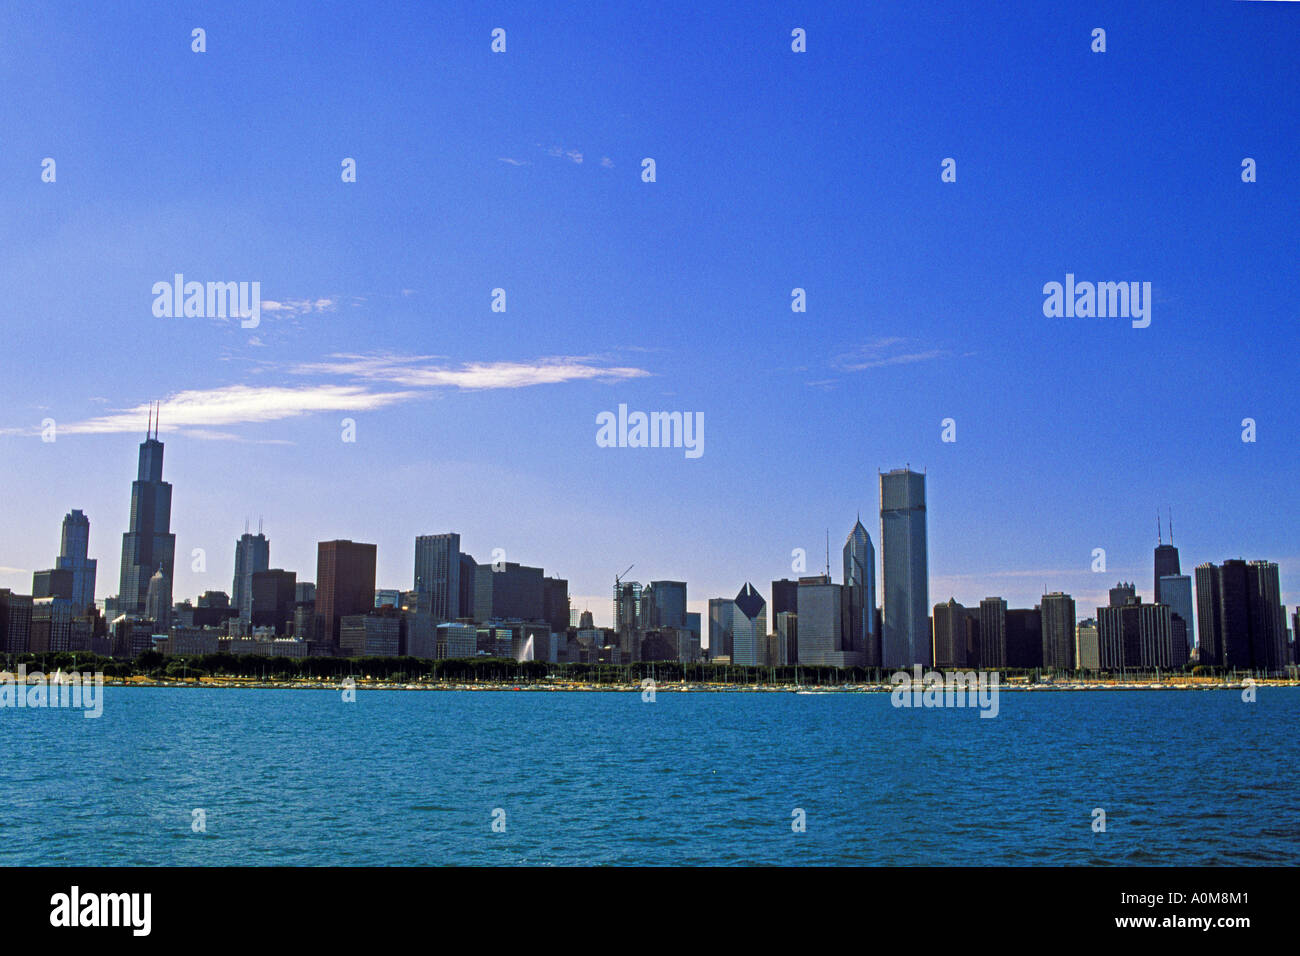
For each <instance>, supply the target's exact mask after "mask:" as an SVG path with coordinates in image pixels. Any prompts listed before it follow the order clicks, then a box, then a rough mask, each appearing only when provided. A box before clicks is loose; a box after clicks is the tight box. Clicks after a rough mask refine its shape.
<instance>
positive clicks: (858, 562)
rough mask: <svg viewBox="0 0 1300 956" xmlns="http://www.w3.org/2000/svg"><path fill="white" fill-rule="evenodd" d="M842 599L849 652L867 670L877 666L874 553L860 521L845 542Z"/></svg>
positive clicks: (877, 637)
mask: <svg viewBox="0 0 1300 956" xmlns="http://www.w3.org/2000/svg"><path fill="white" fill-rule="evenodd" d="M844 597H845V598H846V600H847V602H848V616H849V624H848V627H849V638H848V644H849V645H850V649H851V650H854V651H859V652H861V654H862V659H863V663H864V664H865V665H866V666H868V667H879V666H880V635H879V634H877V633H876V549H875V547H874V546H873V545H872V543H871V535H869V534H867V529H866V528H865V527H863V525H862V519H861V518H859V519H858V520H857V522H856V523H855V524H854V526H853V530H852V531H850V532H849V536H848V539H847V540H846V541H845V542H844Z"/></svg>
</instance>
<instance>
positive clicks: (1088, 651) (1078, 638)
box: [1074, 617, 1101, 671]
mask: <svg viewBox="0 0 1300 956" xmlns="http://www.w3.org/2000/svg"><path fill="white" fill-rule="evenodd" d="M1074 646H1075V651H1074V659H1075V660H1076V661H1077V662H1078V668H1079V670H1083V671H1095V670H1098V669H1100V667H1101V656H1100V649H1099V647H1098V644H1097V619H1096V618H1092V617H1090V618H1088V619H1087V620H1084V621H1080V622H1079V623H1078V625H1077V626H1076V627H1075V629H1074Z"/></svg>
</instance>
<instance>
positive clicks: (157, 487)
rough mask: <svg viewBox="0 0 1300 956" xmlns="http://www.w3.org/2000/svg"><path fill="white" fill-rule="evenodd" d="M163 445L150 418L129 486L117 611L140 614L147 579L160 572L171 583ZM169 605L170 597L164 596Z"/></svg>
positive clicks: (172, 543) (172, 549)
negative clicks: (127, 519)
mask: <svg viewBox="0 0 1300 956" xmlns="http://www.w3.org/2000/svg"><path fill="white" fill-rule="evenodd" d="M162 469H163V443H162V442H160V441H159V440H158V424H157V422H156V421H155V420H154V419H153V416H152V415H151V416H150V421H149V430H146V432H145V439H144V441H143V442H141V444H140V465H139V468H138V470H137V473H136V480H135V481H133V482H132V483H131V521H130V524H129V525H128V527H129V528H130V530H129V531H127V532H126V533H125V534H123V535H122V569H121V577H120V580H119V583H118V610H119V611H121V612H122V613H123V614H143V613H144V609H145V600H146V598H147V597H148V595H149V579H150V578H152V577H153V575H154V572H155V571H157V570H158V569H159V568H161V569H162V572H163V575H164V577H165V578H166V579H167V582H168V588H169V589H170V582H171V581H173V580H174V578H173V571H174V570H175V568H174V565H175V559H176V535H174V534H172V533H171V522H172V486H171V484H170V483H169V482H166V481H163V480H162ZM166 598H167V602H168V606H170V602H171V595H170V593H169V594H168V595H166Z"/></svg>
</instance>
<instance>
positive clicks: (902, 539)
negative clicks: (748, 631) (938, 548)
mask: <svg viewBox="0 0 1300 956" xmlns="http://www.w3.org/2000/svg"><path fill="white" fill-rule="evenodd" d="M880 547H881V556H882V559H881V568H882V573H881V586H882V589H883V591H884V633H883V634H882V635H881V666H882V667H888V668H898V667H910V666H911V665H912V664H922V665H929V664H930V586H929V578H928V565H927V558H926V535H925V475H923V474H920V473H918V472H914V471H912V470H910V469H908V468H898V469H895V470H894V471H891V472H888V473H887V474H882V475H880ZM802 638H803V622H802V621H801V622H800V639H801V640H802Z"/></svg>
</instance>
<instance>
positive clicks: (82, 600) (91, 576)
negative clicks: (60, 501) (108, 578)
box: [54, 508, 99, 614]
mask: <svg viewBox="0 0 1300 956" xmlns="http://www.w3.org/2000/svg"><path fill="white" fill-rule="evenodd" d="M89 549H90V519H89V518H87V517H86V516H85V515H84V514H83V513H82V512H81V510H80V509H79V508H74V509H73V510H72V511H69V512H68V513H67V514H66V515H64V516H63V535H62V540H61V541H60V542H59V556H58V558H57V559H55V562H54V566H55V567H56V568H59V569H60V570H70V571H71V572H72V606H73V608H75V609H76V612H77V613H78V614H81V613H84V612H85V610H86V608H88V607H90V605H92V604H94V603H95V568H96V566H97V565H98V563H99V562H98V561H97V560H96V559H94V558H89V557H87V556H86V555H87V553H88V551H89Z"/></svg>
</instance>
